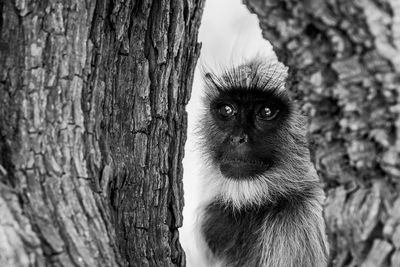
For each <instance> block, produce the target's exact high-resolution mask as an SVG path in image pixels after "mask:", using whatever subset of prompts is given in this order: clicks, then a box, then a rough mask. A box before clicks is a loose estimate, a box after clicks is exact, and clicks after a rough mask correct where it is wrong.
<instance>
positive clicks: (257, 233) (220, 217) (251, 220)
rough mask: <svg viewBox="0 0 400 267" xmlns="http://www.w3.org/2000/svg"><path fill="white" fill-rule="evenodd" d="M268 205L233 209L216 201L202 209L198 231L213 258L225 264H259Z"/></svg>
mask: <svg viewBox="0 0 400 267" xmlns="http://www.w3.org/2000/svg"><path fill="white" fill-rule="evenodd" d="M267 212H268V208H267V207H257V208H255V209H251V210H248V209H247V210H243V211H233V210H232V208H229V207H228V208H227V207H225V206H223V205H221V204H219V203H217V202H215V203H211V204H210V205H208V206H207V207H206V209H205V217H204V220H203V223H202V227H201V231H202V234H203V237H204V239H205V241H206V243H207V245H208V247H209V248H210V250H211V252H212V253H213V254H214V256H215V258H217V259H219V260H223V262H224V263H225V265H226V266H232V267H233V266H259V262H260V260H261V256H262V248H261V241H262V240H261V238H262V232H261V231H262V226H263V223H265V221H264V218H265V216H266V213H267Z"/></svg>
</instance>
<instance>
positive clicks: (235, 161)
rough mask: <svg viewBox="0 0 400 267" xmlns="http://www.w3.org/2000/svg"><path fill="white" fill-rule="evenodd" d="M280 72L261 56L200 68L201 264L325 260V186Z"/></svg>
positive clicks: (297, 266) (270, 265)
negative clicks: (212, 68) (218, 67)
mask: <svg viewBox="0 0 400 267" xmlns="http://www.w3.org/2000/svg"><path fill="white" fill-rule="evenodd" d="M286 78H287V70H286V67H284V66H283V64H281V63H280V62H277V61H276V62H274V61H273V62H271V61H269V60H268V59H265V58H253V59H250V60H247V61H245V62H244V63H242V64H239V65H237V66H232V67H229V68H227V69H225V70H224V71H223V72H222V73H221V74H217V73H216V72H215V71H208V70H206V71H204V70H203V80H204V83H205V86H204V97H203V99H202V106H203V112H202V115H201V118H200V119H199V125H198V129H199V130H198V136H199V147H200V148H201V162H202V163H201V172H202V174H201V179H202V181H201V182H202V189H201V190H202V198H203V199H202V201H201V204H200V205H199V208H198V222H197V234H198V238H197V244H198V248H199V249H200V250H201V251H202V253H204V255H205V256H204V257H205V258H206V259H207V264H206V266H220V267H242V266H246V267H252V266H257V267H258V266H262V267H324V266H326V265H327V258H328V241H327V238H326V233H325V222H324V219H323V210H322V202H323V200H324V192H323V189H322V185H321V183H320V181H319V177H318V175H317V172H316V170H315V168H314V166H313V164H312V162H311V159H310V152H309V148H308V141H307V136H306V129H305V124H306V118H305V116H304V115H302V114H301V112H300V110H299V108H298V105H297V103H296V102H295V101H293V100H292V98H291V97H290V94H289V91H288V90H287V88H286V86H287V85H286Z"/></svg>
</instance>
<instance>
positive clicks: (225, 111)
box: [218, 104, 236, 118]
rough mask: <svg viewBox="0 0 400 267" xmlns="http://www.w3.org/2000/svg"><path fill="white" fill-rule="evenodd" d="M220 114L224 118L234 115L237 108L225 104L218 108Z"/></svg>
mask: <svg viewBox="0 0 400 267" xmlns="http://www.w3.org/2000/svg"><path fill="white" fill-rule="evenodd" d="M218 114H219V115H221V116H222V117H224V118H229V117H232V116H234V115H235V114H236V110H235V109H234V108H233V106H231V105H229V104H224V105H222V106H220V107H219V108H218Z"/></svg>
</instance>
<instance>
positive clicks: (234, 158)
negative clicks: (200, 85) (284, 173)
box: [210, 88, 290, 179]
mask: <svg viewBox="0 0 400 267" xmlns="http://www.w3.org/2000/svg"><path fill="white" fill-rule="evenodd" d="M210 112H211V115H212V118H213V120H214V122H215V125H216V127H217V128H218V131H219V134H218V135H214V138H213V140H210V141H212V142H213V144H212V148H213V149H212V157H213V160H214V161H215V162H216V163H218V165H219V167H220V170H221V172H222V174H223V175H224V176H226V177H229V178H234V179H246V178H252V177H256V176H257V175H260V174H262V173H264V172H265V171H266V170H267V169H269V168H272V167H273V166H274V164H275V163H276V162H277V161H278V159H279V157H280V154H281V153H280V150H279V148H280V147H281V146H284V145H285V144H284V143H282V142H281V140H282V138H280V132H281V130H282V127H283V125H284V124H285V121H286V120H287V118H288V116H289V113H290V106H289V101H288V99H287V97H286V96H285V95H283V94H280V95H278V94H276V92H275V91H273V90H270V91H262V90H257V89H247V88H233V89H231V90H229V91H221V92H219V94H218V96H217V97H216V98H214V99H213V101H211V102H210Z"/></svg>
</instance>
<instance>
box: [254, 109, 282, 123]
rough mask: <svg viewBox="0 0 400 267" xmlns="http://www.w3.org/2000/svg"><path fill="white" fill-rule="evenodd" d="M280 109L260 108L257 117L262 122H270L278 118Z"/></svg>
mask: <svg viewBox="0 0 400 267" xmlns="http://www.w3.org/2000/svg"><path fill="white" fill-rule="evenodd" d="M278 111H279V110H278V109H272V108H269V107H267V106H265V107H262V108H260V110H259V111H258V113H257V117H258V118H260V119H261V120H265V121H270V120H272V119H274V118H275V117H276V115H277V114H278Z"/></svg>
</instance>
